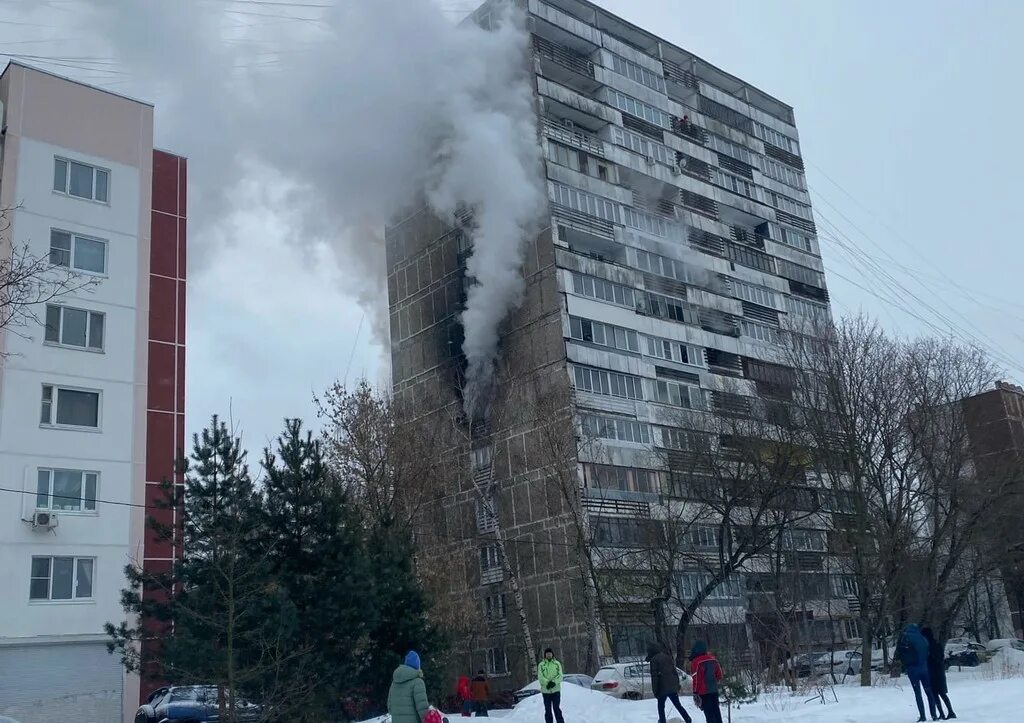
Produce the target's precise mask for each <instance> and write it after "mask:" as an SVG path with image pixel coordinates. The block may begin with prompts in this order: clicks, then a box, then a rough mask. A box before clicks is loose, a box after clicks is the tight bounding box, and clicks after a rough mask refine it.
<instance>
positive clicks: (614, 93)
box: [606, 88, 672, 128]
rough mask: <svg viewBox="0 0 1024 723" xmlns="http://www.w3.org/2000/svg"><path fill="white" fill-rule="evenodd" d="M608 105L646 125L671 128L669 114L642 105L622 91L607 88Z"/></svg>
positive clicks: (645, 104)
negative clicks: (641, 120)
mask: <svg viewBox="0 0 1024 723" xmlns="http://www.w3.org/2000/svg"><path fill="white" fill-rule="evenodd" d="M606 90H607V98H608V104H609V105H611V106H613V107H614V108H618V109H619V110H620V111H622V112H623V113H629V114H630V115H633V116H636V117H637V118H642V119H643V120H645V121H647V122H648V123H653V124H654V125H656V126H661V127H662V128H671V127H672V116H671V114H669V113H666V112H665V111H663V110H661V109H660V108H655V107H654V106H653V105H649V104H647V103H644V102H643V101H641V100H637V99H636V98H634V97H633V96H631V95H626V94H625V93H623V92H622V91H619V90H615V89H614V88H607V89H606Z"/></svg>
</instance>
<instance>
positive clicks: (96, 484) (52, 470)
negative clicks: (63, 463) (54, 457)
mask: <svg viewBox="0 0 1024 723" xmlns="http://www.w3.org/2000/svg"><path fill="white" fill-rule="evenodd" d="M44 472H45V473H47V475H48V476H47V484H46V503H45V504H43V505H40V504H39V498H40V495H41V494H42V493H41V492H40V489H39V488H40V484H39V482H40V475H42V474H43V473H44ZM57 472H72V473H75V474H77V475H79V481H80V485H81V487H80V492H79V497H78V502H79V505H78V508H77V509H66V508H63V507H54V506H53V499H54V496H55V495H54V492H53V485H54V482H55V480H56V473H57ZM90 475H91V476H92V477H93V481H92V497H91V498H90V497H89V496H88V495H89V479H88V477H89V476H90ZM99 489H100V473H99V471H98V470H91V469H69V468H64V467H37V468H36V499H35V509H37V510H46V511H48V512H58V513H60V514H62V515H64V514H68V515H86V516H93V517H94V516H96V515H98V514H99V508H98V505H99V502H98V500H99V494H100V492H99ZM64 499H70V498H68V497H64ZM90 500H91V502H92V508H89V507H87V506H86V505H87V503H88V502H89V501H90Z"/></svg>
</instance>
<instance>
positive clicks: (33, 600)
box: [28, 555, 97, 605]
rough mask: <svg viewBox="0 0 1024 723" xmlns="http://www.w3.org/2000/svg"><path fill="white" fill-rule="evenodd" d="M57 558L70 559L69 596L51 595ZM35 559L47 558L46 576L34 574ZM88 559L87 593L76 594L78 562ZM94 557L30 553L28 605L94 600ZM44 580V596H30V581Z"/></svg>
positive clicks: (80, 602)
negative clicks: (90, 567)
mask: <svg viewBox="0 0 1024 723" xmlns="http://www.w3.org/2000/svg"><path fill="white" fill-rule="evenodd" d="M58 559H70V560H71V597H67V598H64V597H59V598H55V597H53V571H54V567H55V561H56V560H58ZM36 560H48V561H49V566H48V568H47V577H46V578H43V577H42V576H39V575H36V574H35V570H34V569H33V568H34V566H35V561H36ZM86 560H87V561H89V563H90V564H91V566H92V570H91V573H90V576H91V577H90V584H89V595H82V596H78V595H77V592H78V572H79V563H80V562H83V561H86ZM96 567H97V566H96V558H95V557H90V556H87V555H81V556H79V555H32V556H31V558H30V561H29V593H28V594H29V597H28V601H29V604H30V605H53V604H57V605H61V604H69V603H70V604H76V603H77V604H82V603H91V602H95V600H96ZM43 579H45V580H46V597H32V592H33V591H32V583H33V582H35V581H36V580H43Z"/></svg>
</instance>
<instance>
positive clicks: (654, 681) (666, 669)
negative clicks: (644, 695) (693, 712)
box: [647, 642, 691, 723]
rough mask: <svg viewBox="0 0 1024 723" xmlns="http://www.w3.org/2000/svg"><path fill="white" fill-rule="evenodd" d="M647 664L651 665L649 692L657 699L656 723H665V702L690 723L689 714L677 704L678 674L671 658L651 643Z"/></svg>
mask: <svg viewBox="0 0 1024 723" xmlns="http://www.w3.org/2000/svg"><path fill="white" fill-rule="evenodd" d="M647 662H648V663H650V664H651V692H652V693H654V697H655V698H657V699H658V723H665V701H666V700H670V701H672V705H674V706H675V707H676V710H677V711H679V715H681V716H682V717H683V720H684V721H686V723H691V721H690V714H689V713H687V712H686V710H685V709H684V708H683V704H682V703H680V702H679V672H678V671H677V670H676V664H675V661H674V660H672V656H671V655H669V654H668V652H667V651H666V650H665V648H663V647H662V646H660V645H658V644H657V643H653V642H652V643H648V644H647Z"/></svg>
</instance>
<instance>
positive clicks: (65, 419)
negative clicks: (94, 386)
mask: <svg viewBox="0 0 1024 723" xmlns="http://www.w3.org/2000/svg"><path fill="white" fill-rule="evenodd" d="M39 423H40V424H44V425H55V426H69V427H99V426H100V393H99V392H90V391H86V390H83V389H68V388H66V387H57V386H54V385H52V384H44V385H43V402H42V409H41V410H40V415H39Z"/></svg>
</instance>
